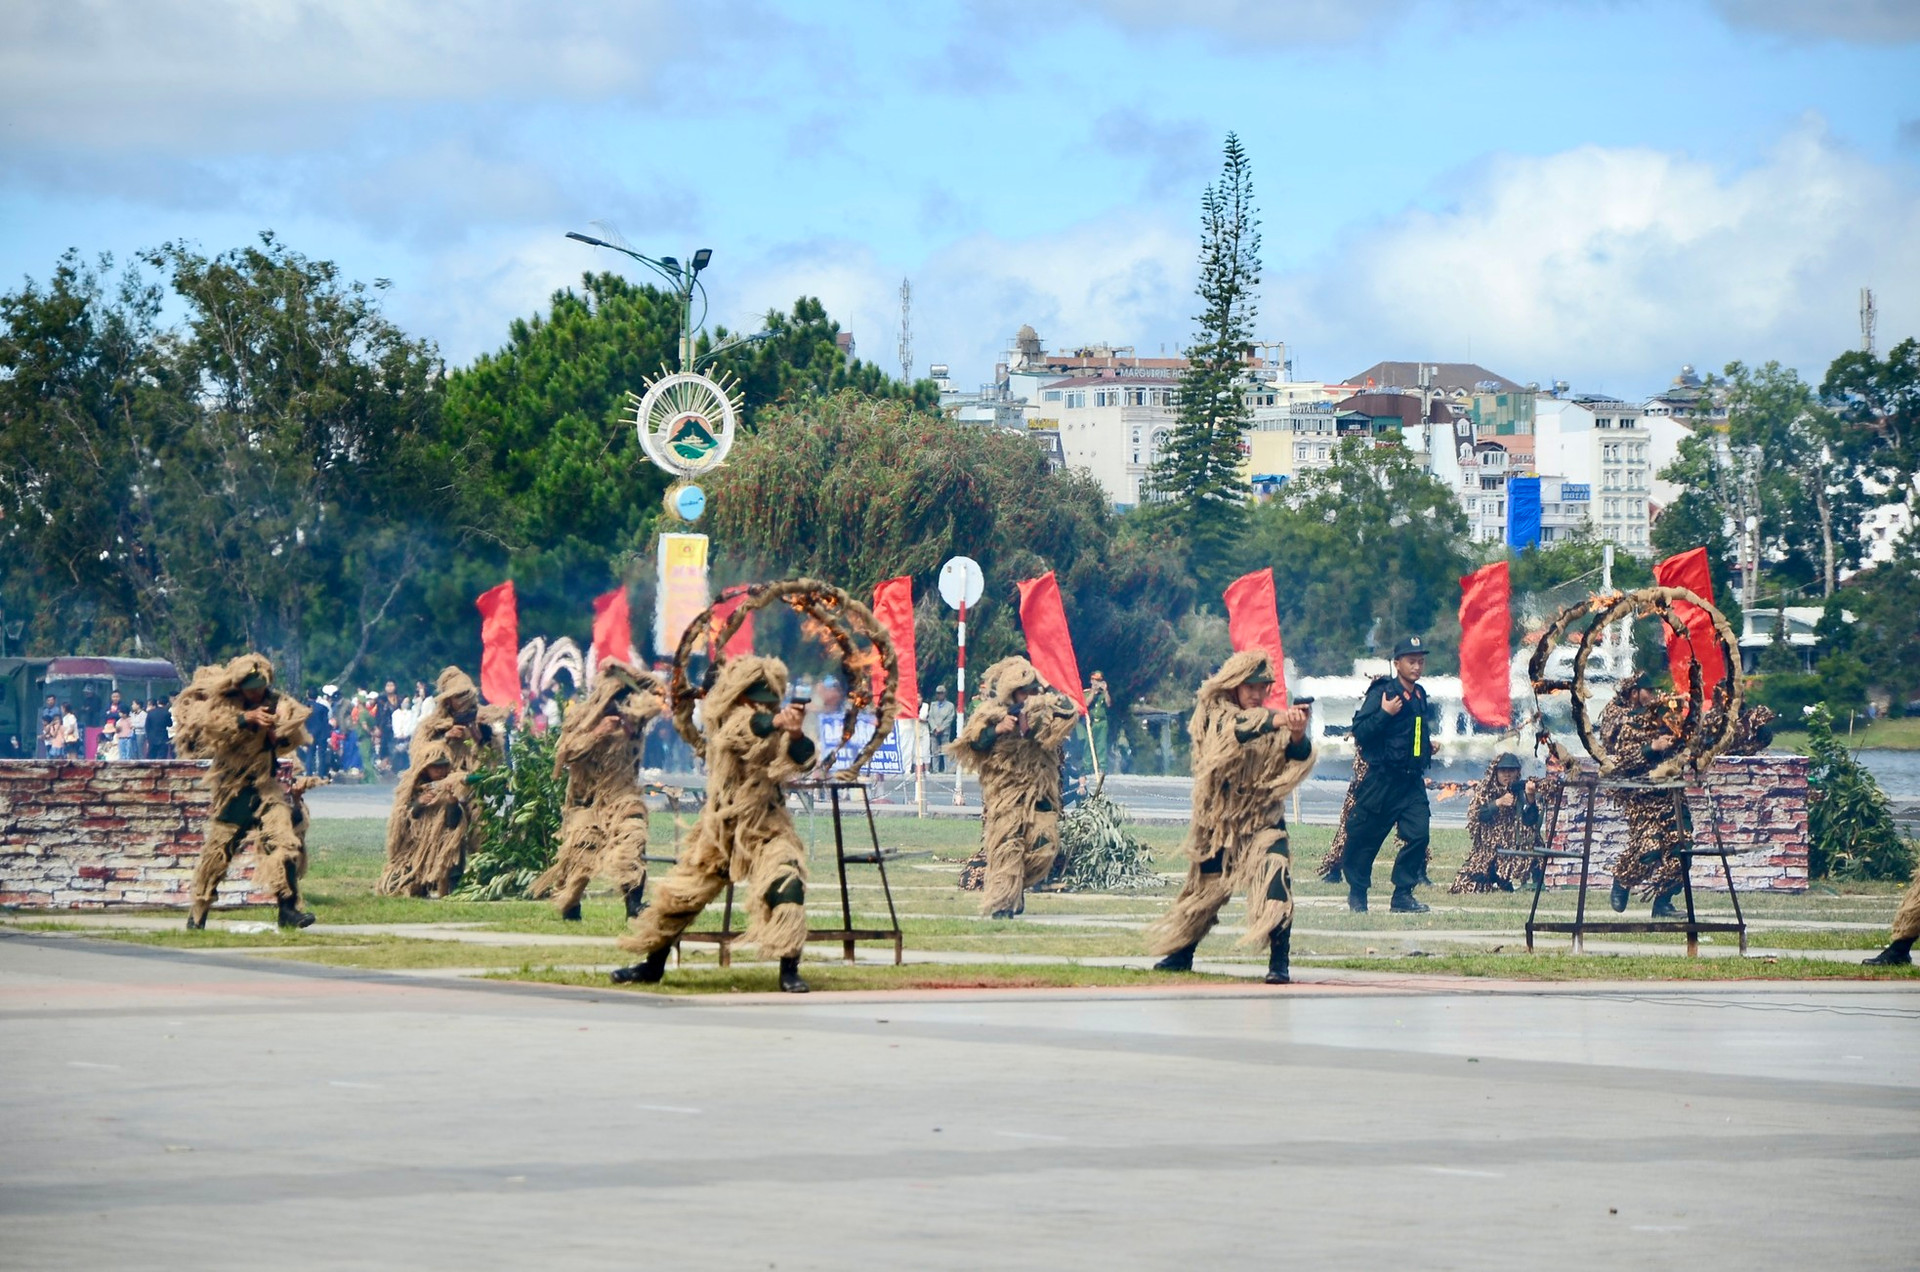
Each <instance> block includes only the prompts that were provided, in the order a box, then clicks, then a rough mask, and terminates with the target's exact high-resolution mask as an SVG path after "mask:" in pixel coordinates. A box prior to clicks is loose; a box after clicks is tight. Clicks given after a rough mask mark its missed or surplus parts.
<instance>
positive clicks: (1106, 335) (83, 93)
mask: <svg viewBox="0 0 1920 1272" xmlns="http://www.w3.org/2000/svg"><path fill="white" fill-rule="evenodd" d="M1229 131H1232V132H1237V133H1238V134H1239V136H1240V137H1241V139H1242V141H1243V143H1244V145H1245V146H1246V149H1247V151H1248V154H1249V157H1250V159H1251V162H1252V168H1253V176H1254V189H1255V195H1256V198H1257V201H1258V205H1259V207H1260V210H1261V216H1262V233H1263V236H1264V247H1263V252H1262V258H1263V262H1264V275H1263V281H1262V286H1261V304H1260V313H1259V318H1258V322H1257V328H1258V331H1259V334H1260V338H1261V339H1263V340H1276V341H1286V342H1287V343H1288V344H1289V345H1290V346H1291V349H1292V352H1293V358H1294V364H1295V373H1296V375H1297V376H1299V377H1300V378H1312V379H1330V380H1338V379H1342V378H1345V377H1348V376H1350V375H1352V374H1353V373H1354V372H1356V371H1359V370H1361V369H1362V368H1364V367H1366V366H1368V365H1370V364H1372V363H1373V362H1375V361H1379V360H1381V359H1401V360H1416V359H1428V360H1452V361H1464V360H1471V361H1475V362H1479V363H1481V364H1482V365H1484V366H1487V367H1489V368H1491V369H1492V370H1494V371H1497V372H1499V373H1500V374H1502V375H1505V376H1508V377H1510V378H1512V379H1515V380H1519V381H1523V382H1524V381H1528V380H1536V381H1539V382H1541V383H1546V382H1549V381H1551V380H1555V379H1564V380H1568V381H1570V382H1571V383H1572V384H1573V385H1574V386H1575V387H1576V389H1579V390H1582V391H1589V392H1606V393H1614V394H1618V395H1621V396H1632V395H1636V394H1643V393H1650V392H1653V391H1655V390H1657V389H1659V388H1660V387H1662V386H1664V385H1665V384H1666V383H1668V382H1669V381H1670V380H1671V378H1672V377H1673V375H1674V374H1675V372H1676V371H1677V369H1678V368H1679V366H1680V365H1681V364H1682V363H1690V364H1693V365H1695V366H1696V367H1698V368H1700V369H1701V370H1707V369H1716V370H1717V369H1719V368H1721V367H1722V366H1724V364H1726V363H1727V362H1729V361H1731V360H1734V359H1740V360H1743V361H1745V362H1748V363H1750V364H1757V363H1763V362H1766V361H1769V360H1778V361H1780V362H1782V363H1784V364H1786V365H1789V366H1793V367H1797V368H1798V369H1800V370H1801V371H1802V373H1803V374H1805V375H1807V376H1808V377H1809V378H1811V379H1814V380H1816V381H1817V380H1818V379H1819V377H1820V375H1821V373H1822V372H1823V371H1824V370H1825V367H1826V365H1827V363H1828V362H1829V361H1830V360H1831V359H1832V357H1833V356H1834V355H1835V354H1837V353H1839V352H1841V351H1842V350H1844V349H1846V348H1849V347H1852V346H1854V345H1856V344H1857V343H1858V341H1859V338H1860V333H1859V313H1858V311H1859V289H1860V288H1861V287H1862V286H1871V287H1873V288H1874V291H1875V294H1876V298H1877V302H1878V306H1879V311H1880V323H1879V332H1880V345H1881V348H1882V349H1883V350H1884V349H1885V348H1886V347H1887V346H1889V345H1891V344H1892V343H1894V342H1895V341H1896V340H1898V339H1900V338H1902V337H1905V336H1913V335H1920V0H1821V2H1817V3H1799V2H1796V0H1180V2H1177V3H1164V2H1161V0H1021V2H1020V3H1013V2H1012V0H952V2H950V3H935V2H932V0H928V2H925V3H897V4H883V3H877V2H872V3H862V2H858V0H846V2H837V0H813V2H802V0H705V2H704V3H680V2H678V0H575V2H574V3H572V4H569V5H548V4H533V3H524V2H521V0H378V2H377V3H376V2H375V0H334V2H333V3H317V2H312V0H4V3H0V288H4V289H5V290H8V291H11V290H13V289H15V288H17V287H19V286H20V285H22V283H23V282H24V281H25V280H27V279H29V278H32V279H45V278H46V277H47V276H48V275H49V273H50V272H51V270H52V268H53V266H54V263H55V261H56V260H57V258H58V256H59V254H60V253H61V252H62V251H64V250H66V249H67V248H69V247H73V248H78V249H80V250H81V251H82V252H83V253H84V254H86V255H87V256H89V257H92V256H94V255H95V254H97V253H100V252H109V253H111V254H112V255H113V256H114V257H115V258H116V259H117V260H119V261H120V262H123V263H124V262H126V261H128V260H130V259H132V258H133V257H134V256H135V254H136V253H138V252H139V251H140V250H141V249H143V248H150V247H153V246H156V245H158V244H161V243H163V242H168V241H186V242H189V243H192V244H195V245H197V246H198V247H199V248H201V249H202V250H205V251H208V252H217V251H222V250H226V249H229V248H233V247H237V246H240V245H243V244H246V243H248V242H250V241H252V240H253V238H254V236H255V235H257V234H258V233H260V232H261V231H263V230H269V229H270V230H272V231H274V232H275V233H276V234H277V235H278V236H279V237H280V239H281V240H282V241H283V242H285V243H287V244H288V245H290V246H291V247H293V248H294V249H296V250H298V251H300V252H302V253H304V254H306V255H308V256H312V257H317V258H325V259H329V260H333V261H336V262H338V263H339V265H340V266H341V268H342V270H343V271H344V272H345V273H346V274H347V275H349V276H351V277H355V278H360V279H366V280H369V281H371V280H374V279H386V280H390V281H391V286H390V287H389V288H387V289H386V290H385V291H384V292H383V303H384V305H385V307H386V310H387V312H388V313H389V314H390V315H391V316H392V317H393V318H394V319H395V320H396V321H398V322H399V323H401V324H402V325H403V326H405V327H406V328H407V329H408V330H410V331H412V332H414V333H415V334H418V335H421V336H424V337H427V338H430V339H432V340H433V341H434V342H436V343H437V344H438V346H439V347H440V349H441V351H442V352H443V354H444V355H445V357H446V358H447V359H448V361H449V362H450V363H453V364H455V365H459V364H464V363H466V362H469V361H471V360H472V359H473V358H474V357H476V356H478V355H480V354H482V353H485V352H488V351H491V350H494V349H497V348H499V347H500V346H501V345H502V344H503V343H504V342H505V339H506V334H507V328H508V324H509V323H510V322H511V321H512V320H514V319H515V318H519V317H525V316H529V315H531V314H534V313H537V312H539V311H541V310H542V309H543V308H544V307H545V306H546V305H547V303H548V301H549V298H550V297H551V295H552V294H553V292H554V291H555V290H556V289H560V288H566V287H569V286H577V285H578V283H579V279H580V277H581V275H582V273H583V272H586V271H589V270H600V269H615V270H621V271H622V272H628V273H630V274H632V275H633V276H634V277H636V278H638V279H649V278H650V276H649V275H646V274H645V273H644V271H643V270H641V268H640V267H639V266H637V265H633V264H632V263H630V262H627V261H625V260H624V259H623V258H621V257H618V256H615V255H612V254H610V253H607V252H605V251H594V250H592V249H589V248H587V247H584V246H582V245H580V244H578V243H575V242H571V241H569V240H567V239H566V238H565V237H564V234H565V232H566V231H568V230H570V229H578V230H584V231H586V232H589V233H592V232H593V230H592V229H591V228H590V223H592V222H601V223H604V224H608V225H611V226H614V227H617V229H618V231H619V232H620V233H621V234H623V235H624V237H625V238H626V239H627V240H628V241H629V242H631V243H632V244H633V245H634V246H635V247H636V248H638V249H639V250H641V251H643V252H646V253H648V254H650V255H674V256H678V257H680V258H681V259H683V260H684V259H686V258H687V257H688V256H689V255H691V253H692V251H693V250H694V249H695V248H697V247H709V248H711V249H712V250H713V253H714V256H713V262H712V265H711V267H710V268H709V269H708V271H707V272H706V274H705V275H704V276H703V281H704V282H705V283H706V284H707V286H708V289H709V291H710V293H711V296H712V302H713V305H712V312H711V315H710V319H709V321H710V322H720V323H724V324H726V325H727V326H728V327H730V328H733V329H735V330H751V329H754V328H756V327H757V326H758V325H759V315H761V314H763V313H765V312H766V310H767V309H768V308H770V307H777V308H781V309H785V308H788V307H790V306H791V304H792V303H793V301H794V299H795V298H796V297H798V296H801V295H814V296H818V297H819V298H820V299H821V300H822V301H824V302H825V304H826V306H827V308H828V311H829V312H830V313H831V314H832V315H833V316H834V317H836V318H837V319H839V320H840V322H841V324H842V326H843V327H844V328H847V329H850V330H852V331H853V333H854V335H855V338H856V340H857V341H858V349H859V352H860V354H861V355H862V356H864V357H866V358H868V359H869V360H873V361H876V362H878V363H880V364H881V365H882V366H883V367H887V368H889V369H890V370H893V371H895V372H896V373H897V371H898V368H899V358H898V354H897V352H896V350H897V344H898V337H899V325H900V304H899V288H900V283H901V281H902V280H903V279H906V280H910V281H911V283H912V288H913V307H912V320H911V326H912V335H913V362H914V369H915V374H916V375H924V374H925V373H926V368H927V366H928V364H930V363H933V362H945V363H948V364H950V365H951V366H952V368H953V374H954V377H955V379H956V380H957V381H959V382H960V384H962V385H963V386H969V385H972V384H976V383H979V382H981V381H983V380H986V379H988V378H989V377H990V375H991V373H992V368H993V364H994V362H995V361H996V360H997V359H998V358H999V357H1000V355H1001V354H1002V352H1003V351H1004V350H1005V349H1006V348H1007V347H1008V345H1009V343H1010V341H1011V337H1012V335H1013V333H1014V332H1015V331H1016V330H1017V329H1018V328H1019V326H1020V325H1021V324H1023V323H1030V324H1032V325H1033V327H1034V328H1035V329H1036V330H1037V331H1038V332H1039V333H1040V335H1041V337H1042V338H1043V340H1044V341H1045V342H1046V344H1047V346H1048V347H1049V348H1067V347H1072V346H1076V345H1083V344H1092V343H1111V344H1119V345H1132V346H1134V347H1135V348H1136V349H1138V350H1139V351H1140V352H1142V353H1158V352H1159V351H1160V349H1161V348H1163V347H1164V348H1166V349H1169V350H1172V349H1176V348H1178V347H1180V346H1182V345H1183V344H1184V343H1185V342H1186V341H1187V340H1189V339H1190V337H1191V334H1192V315H1193V314H1194V313H1195V312H1196V310H1197V308H1198V306H1197V304H1196V302H1195V299H1194V296H1193V283H1194V275H1195V262H1196V259H1197V253H1198V233H1199V201H1200V197H1201V194H1202V192H1203V191H1204V189H1205V188H1206V186H1207V184H1208V182H1209V181H1211V180H1213V179H1214V178H1215V176H1216V175H1217V174H1218V171H1219V167H1220V151H1221V146H1222V143H1223V141H1224V139H1225V137H1226V135H1227V133H1228V132H1229Z"/></svg>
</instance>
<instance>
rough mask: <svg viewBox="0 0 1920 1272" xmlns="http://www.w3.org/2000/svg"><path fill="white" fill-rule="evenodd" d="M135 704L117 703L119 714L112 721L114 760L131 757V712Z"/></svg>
mask: <svg viewBox="0 0 1920 1272" xmlns="http://www.w3.org/2000/svg"><path fill="white" fill-rule="evenodd" d="M115 696H116V697H117V696H118V695H115ZM137 705H138V704H137V703H132V702H128V703H122V704H119V710H120V714H119V716H118V717H117V718H115V720H114V722H113V758H114V759H116V760H130V759H132V758H133V712H134V708H135V707H136V706H137Z"/></svg>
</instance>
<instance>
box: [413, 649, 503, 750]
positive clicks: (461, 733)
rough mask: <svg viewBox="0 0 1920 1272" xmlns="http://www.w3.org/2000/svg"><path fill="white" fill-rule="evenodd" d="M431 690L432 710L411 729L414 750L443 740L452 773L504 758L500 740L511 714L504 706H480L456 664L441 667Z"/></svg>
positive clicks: (474, 690) (467, 678)
mask: <svg viewBox="0 0 1920 1272" xmlns="http://www.w3.org/2000/svg"><path fill="white" fill-rule="evenodd" d="M433 693H434V699H433V713H432V714H431V715H429V716H428V717H427V718H426V719H424V720H422V721H421V722H420V723H419V724H418V725H416V726H415V727H414V730H413V749H414V750H415V752H417V751H418V749H419V748H420V747H421V746H423V745H424V746H429V747H431V746H433V745H435V744H436V743H438V744H443V745H444V746H445V747H446V755H447V758H448V760H449V761H450V762H451V763H452V765H453V771H454V772H456V773H471V772H473V771H474V770H475V769H478V768H479V767H480V766H481V765H483V764H496V763H499V762H500V761H501V760H502V759H503V758H504V752H503V749H502V744H503V743H504V742H505V740H506V723H507V719H508V717H509V716H510V715H511V714H512V713H511V712H510V711H508V710H507V708H505V707H483V706H481V705H480V690H479V689H477V688H476V687H475V686H474V683H473V678H472V677H471V676H469V675H467V673H466V672H464V671H462V670H460V669H459V668H458V667H447V668H444V669H442V670H441V672H440V676H439V679H437V680H435V681H434V689H433ZM417 763H418V761H415V764H416V765H417Z"/></svg>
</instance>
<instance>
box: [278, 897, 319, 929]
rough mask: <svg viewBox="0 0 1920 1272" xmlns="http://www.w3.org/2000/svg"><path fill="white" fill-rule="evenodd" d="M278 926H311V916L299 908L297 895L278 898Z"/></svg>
mask: <svg viewBox="0 0 1920 1272" xmlns="http://www.w3.org/2000/svg"><path fill="white" fill-rule="evenodd" d="M279 921H280V926H281V927H283V928H304V927H312V926H313V916H312V915H311V914H308V913H307V912H306V911H305V910H302V909H301V908H300V898H299V897H298V896H291V897H281V898H280V919H279Z"/></svg>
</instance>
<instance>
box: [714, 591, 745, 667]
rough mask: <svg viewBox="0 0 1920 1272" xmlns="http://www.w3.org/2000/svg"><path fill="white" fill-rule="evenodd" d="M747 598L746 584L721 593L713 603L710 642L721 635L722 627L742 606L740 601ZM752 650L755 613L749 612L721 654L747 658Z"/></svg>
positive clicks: (728, 656)
mask: <svg viewBox="0 0 1920 1272" xmlns="http://www.w3.org/2000/svg"><path fill="white" fill-rule="evenodd" d="M746 599H747V589H746V588H745V587H744V586H739V587H732V588H728V589H727V590H726V591H724V592H722V593H721V594H720V599H719V600H717V601H715V602H714V603H713V618H712V623H713V626H712V628H711V629H710V630H709V631H708V633H707V640H708V642H709V643H711V642H712V641H713V640H715V639H716V638H718V637H719V635H720V631H721V629H722V628H724V627H725V626H726V625H727V620H728V619H730V618H732V617H733V612H734V611H735V610H737V609H739V608H740V602H742V601H744V600H746ZM752 652H753V615H752V614H748V615H747V616H746V617H745V618H743V619H741V620H740V629H739V630H738V631H736V632H735V633H734V634H733V639H732V640H730V641H728V642H727V645H726V648H725V649H722V650H721V651H720V656H721V657H722V658H745V657H747V656H748V655H749V654H751V653H752Z"/></svg>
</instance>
